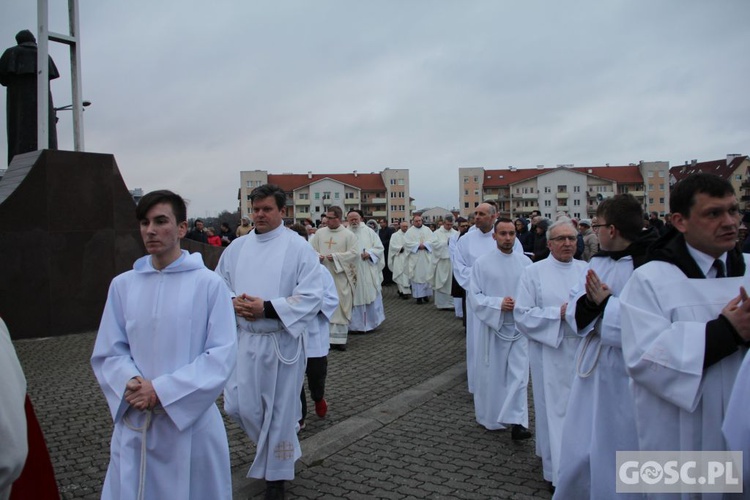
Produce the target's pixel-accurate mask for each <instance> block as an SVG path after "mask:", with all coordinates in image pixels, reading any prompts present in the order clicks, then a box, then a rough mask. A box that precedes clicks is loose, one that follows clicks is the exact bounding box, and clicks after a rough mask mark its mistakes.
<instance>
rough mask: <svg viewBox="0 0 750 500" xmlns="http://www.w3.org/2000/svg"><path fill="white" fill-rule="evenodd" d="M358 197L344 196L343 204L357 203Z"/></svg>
mask: <svg viewBox="0 0 750 500" xmlns="http://www.w3.org/2000/svg"><path fill="white" fill-rule="evenodd" d="M359 201H360V200H359V198H346V199H345V200H344V205H359Z"/></svg>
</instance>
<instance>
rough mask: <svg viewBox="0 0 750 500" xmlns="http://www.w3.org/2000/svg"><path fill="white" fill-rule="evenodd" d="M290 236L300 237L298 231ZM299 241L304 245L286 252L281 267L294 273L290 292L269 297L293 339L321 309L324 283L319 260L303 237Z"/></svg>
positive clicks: (300, 333)
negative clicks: (283, 263) (285, 294)
mask: <svg viewBox="0 0 750 500" xmlns="http://www.w3.org/2000/svg"><path fill="white" fill-rule="evenodd" d="M293 236H294V237H297V238H298V237H299V236H298V235H297V234H294V235H293ZM292 241H294V240H292ZM300 242H302V243H304V246H303V247H302V248H300V249H299V251H287V254H286V262H285V266H284V269H285V270H284V272H285V273H286V272H293V273H294V275H293V276H292V277H291V280H292V281H294V282H295V283H296V284H295V285H294V289H293V290H292V293H291V294H290V295H289V296H287V297H276V298H273V299H270V300H271V304H273V308H274V309H275V310H276V314H278V315H279V320H280V321H281V322H282V323H283V324H284V328H285V329H286V331H288V332H289V333H290V334H291V335H292V336H293V337H295V338H297V337H299V336H300V335H302V333H303V332H304V331H305V328H307V323H308V322H309V321H310V320H311V318H314V317H315V315H316V314H317V313H318V312H319V311H320V305H321V301H322V297H323V285H322V282H321V281H320V277H319V275H318V273H319V272H320V260H319V259H318V256H317V254H316V253H315V251H314V250H313V249H312V247H310V246H309V245H307V243H306V242H305V241H304V240H300ZM296 244H297V242H296V241H295V245H296ZM355 251H356V250H355ZM287 279H289V277H288V278H287ZM282 281H286V280H283V279H282Z"/></svg>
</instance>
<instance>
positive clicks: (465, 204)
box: [247, 201, 469, 212]
mask: <svg viewBox="0 0 750 500" xmlns="http://www.w3.org/2000/svg"><path fill="white" fill-rule="evenodd" d="M464 208H469V202H468V201H467V202H465V203H464ZM247 211H248V212H249V211H250V209H249V208H248V209H247Z"/></svg>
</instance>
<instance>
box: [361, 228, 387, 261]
mask: <svg viewBox="0 0 750 500" xmlns="http://www.w3.org/2000/svg"><path fill="white" fill-rule="evenodd" d="M370 232H371V233H372V234H371V235H370V247H369V248H366V249H365V251H366V252H367V253H368V254H370V260H371V261H372V263H373V264H379V265H378V268H380V269H383V268H384V267H385V261H384V260H383V256H384V255H385V247H383V242H382V241H380V237H378V233H376V232H375V231H373V230H372V229H370Z"/></svg>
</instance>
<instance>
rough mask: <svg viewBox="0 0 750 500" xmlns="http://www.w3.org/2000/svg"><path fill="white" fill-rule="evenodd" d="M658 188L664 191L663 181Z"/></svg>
mask: <svg viewBox="0 0 750 500" xmlns="http://www.w3.org/2000/svg"><path fill="white" fill-rule="evenodd" d="M659 189H661V190H662V191H664V183H663V182H662V183H661V184H659Z"/></svg>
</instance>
